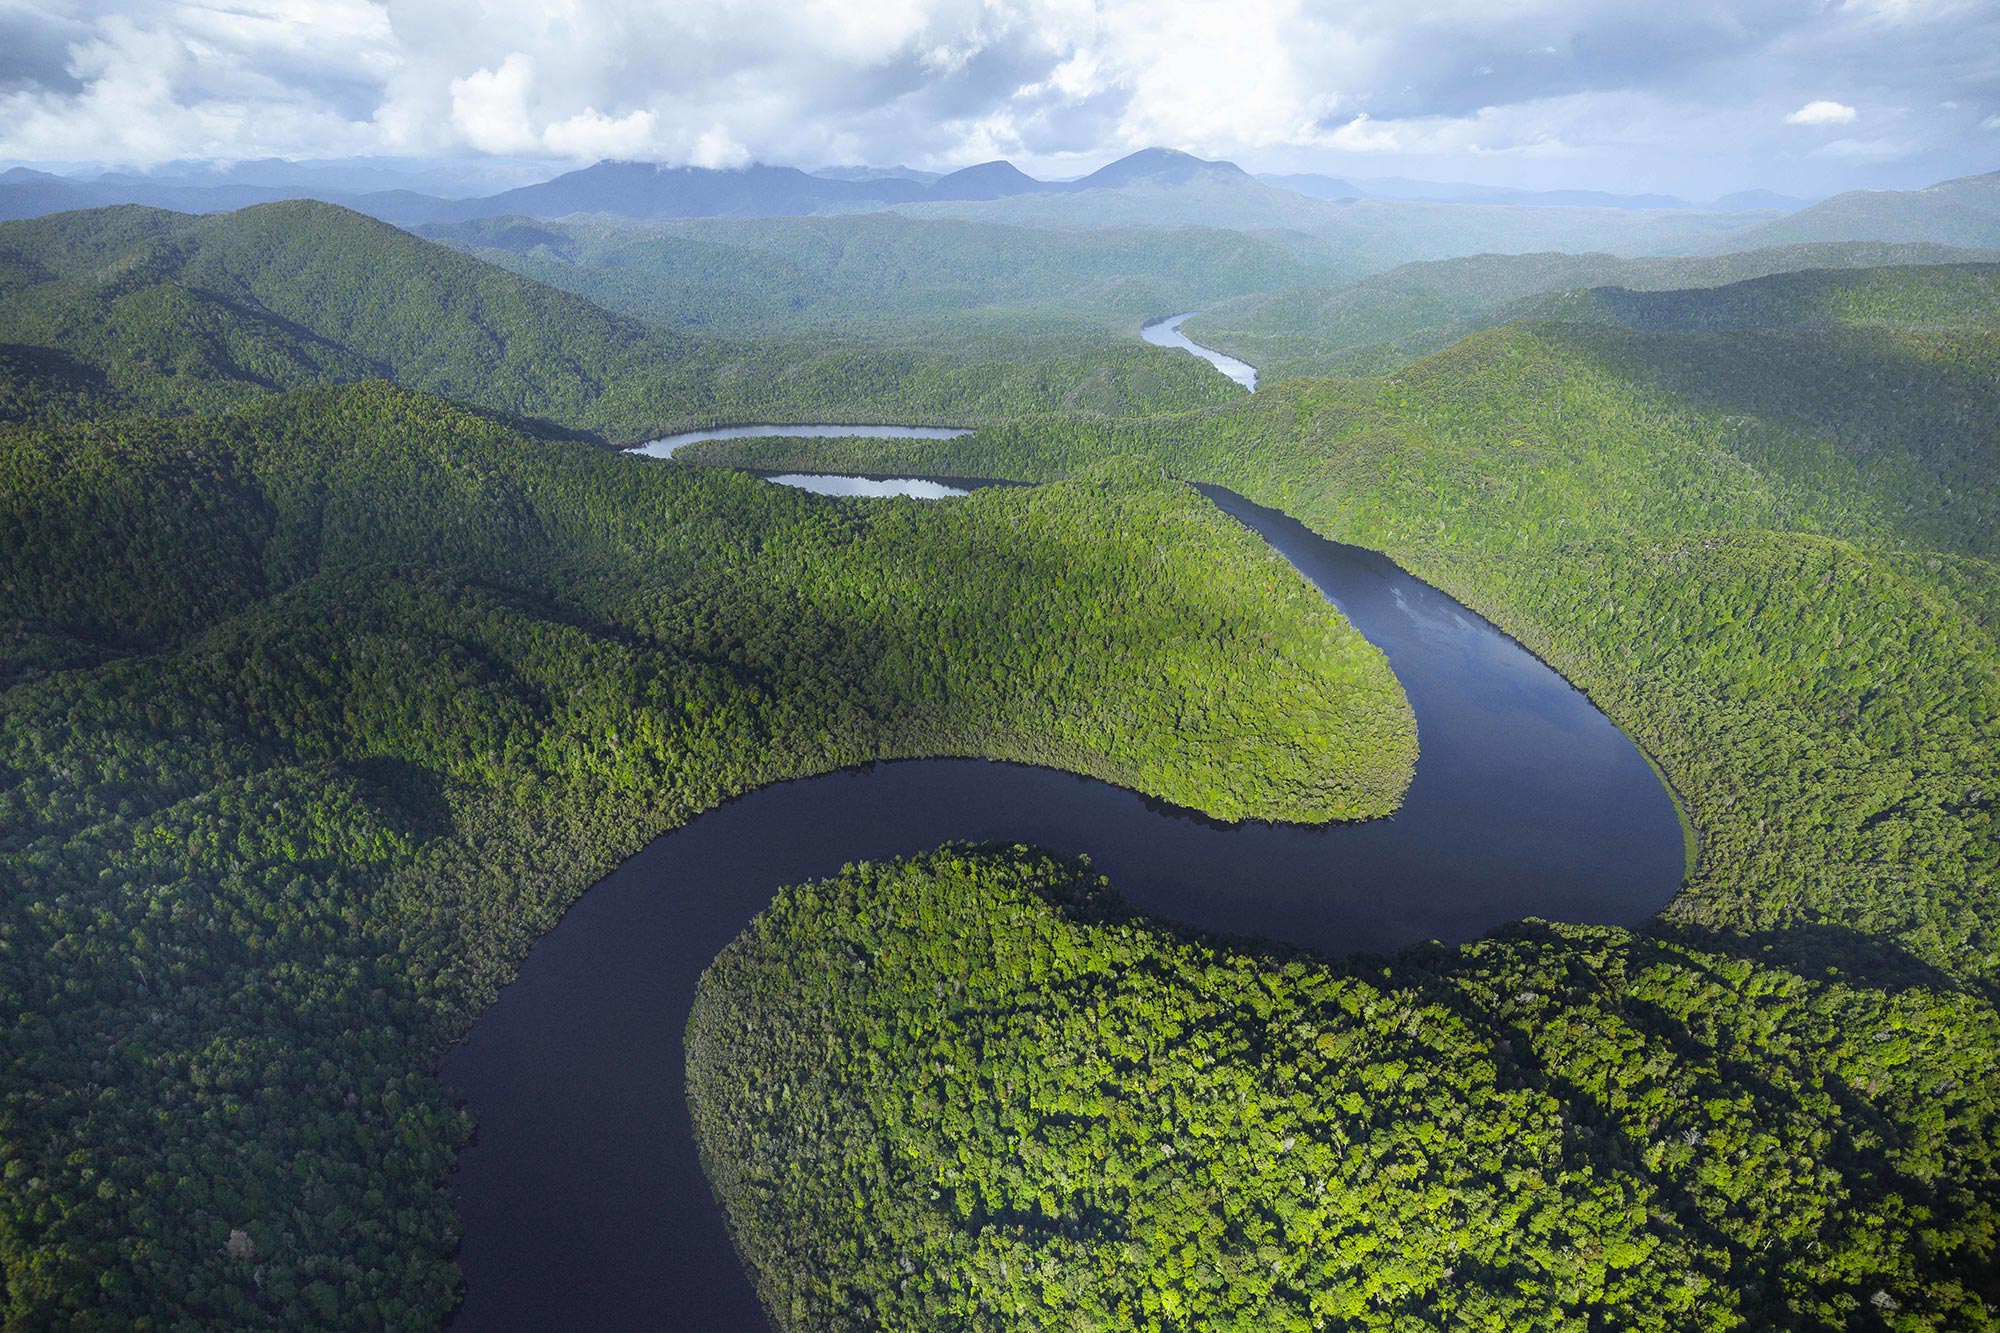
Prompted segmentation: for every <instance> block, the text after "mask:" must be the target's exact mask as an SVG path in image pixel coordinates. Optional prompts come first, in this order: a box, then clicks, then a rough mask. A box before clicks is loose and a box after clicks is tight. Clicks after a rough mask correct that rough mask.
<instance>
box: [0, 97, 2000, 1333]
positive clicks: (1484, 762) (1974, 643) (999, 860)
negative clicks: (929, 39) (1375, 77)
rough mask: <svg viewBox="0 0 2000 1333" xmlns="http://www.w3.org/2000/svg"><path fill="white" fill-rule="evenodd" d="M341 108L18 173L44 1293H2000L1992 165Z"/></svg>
mask: <svg viewBox="0 0 2000 1333" xmlns="http://www.w3.org/2000/svg"><path fill="white" fill-rule="evenodd" d="M940 59H942V57H940ZM1828 105H1835V104H1828ZM1839 105H1844V104H1839ZM1846 109H1847V111H1848V112H1849V113H1850V114H1853V115H1856V116H1860V115H1862V114H1864V111H1856V110H1854V109H1853V108H1846ZM1836 114H1838V113H1837V112H1834V111H1826V110H1821V111H1817V112H1813V115H1816V116H1831V115H1836ZM1785 123H1786V124H1787V126H1788V127H1789V128H1793V129H1803V128H1804V125H1803V123H1799V122H1794V121H1787V122H1785ZM343 170H344V171H345V172H346V174H344V175H342V174H339V173H334V172H331V171H330V170H329V171H326V172H320V171H319V170H318V169H316V168H314V169H309V168H307V167H305V166H303V165H300V166H297V167H296V169H295V170H291V174H289V175H288V174H287V172H286V171H281V170H280V169H279V168H277V167H271V166H264V167H259V166H257V165H256V164H255V163H254V162H251V163H242V164H238V166H236V167H231V168H229V169H228V170H224V169H223V168H221V167H217V168H215V169H214V170H213V171H211V172H209V173H208V175H207V176H204V177H202V178H201V179H200V180H196V179H194V178H193V177H192V176H190V177H187V178H180V177H169V176H168V175H167V174H166V173H165V172H164V170H163V171H162V172H161V173H160V174H159V175H158V177H157V178H145V177H142V176H138V175H126V176H119V175H116V174H115V173H105V174H104V175H102V176H99V177H97V178H93V179H88V180H86V179H82V177H81V175H78V176H77V177H75V178H72V177H70V176H62V177H57V176H55V175H54V174H52V173H41V174H40V175H37V174H36V173H34V172H28V173H27V174H26V175H22V174H20V173H18V172H11V173H8V174H7V175H6V177H5V178H4V179H0V211H4V212H9V213H18V214H24V216H20V217H18V218H16V220H11V221H5V222H0V888H3V889H4V892H0V997H4V999H5V1003H6V1010H7V1013H8V1014H9V1021H8V1023H7V1025H6V1027H5V1029H4V1033H0V1060H4V1070H5V1077H4V1079H0V1327H5V1328H6V1329H8V1330H10V1331H11V1330H14V1329H21V1330H30V1329H44V1328H78V1329H86V1328H103V1329H113V1328H155V1329H162V1330H168V1329H171V1330H180V1329H201V1328H220V1327H226V1328H243V1329H320V1328H327V1329H334V1328H357V1329H358V1328H398V1329H402V1328H414V1329H421V1328H433V1327H439V1326H441V1325H443V1324H444V1323H445V1322H446V1321H448V1320H449V1321H452V1324H451V1326H452V1327H454V1328H463V1329H468V1330H487V1329H506V1328H523V1329H525V1328H546V1327H563V1326H592V1327H650V1326H688V1327H717V1328H738V1327H744V1328H757V1327H769V1328H773V1329H779V1330H784V1331H785V1333H794V1331H796V1333H804V1331H805V1330H815V1331H818V1330H832V1329H856V1330H858V1329H864V1328H878V1327H895V1328H908V1329H947V1328H949V1329H992V1330H996V1333H997V1331H998V1330H1003V1329H1004V1330H1012V1329H1031V1328H1047V1329H1066V1330H1067V1329H1103V1330H1125V1329H1145V1330H1161V1331H1162V1333H1164V1331H1165V1330H1178V1329H1193V1328H1213V1329H1243V1330H1249V1329H1257V1330H1263V1329H1270V1328H1296V1329H1302V1330H1303V1329H1313V1328H1341V1329H1351V1330H1360V1329H1376V1328H1379V1329H1396V1330H1409V1329H1424V1328H1440V1329H1441V1328H1462V1327H1484V1328H1506V1329H1510V1330H1512V1329H1523V1330H1534V1329H1547V1330H1552V1331H1553V1330H1574V1329H1581V1328H1613V1327H1615V1328H1640V1329H1650V1328H1657V1329H1660V1330H1663V1331H1664V1330H1670V1329H1671V1330H1680V1329H1688V1328H1700V1329H1715V1330H1724V1329H1754V1328H1777V1327H1783V1328H1800V1329H1824V1330H1834V1329H1840V1330H1869V1329H1878V1328H1879V1329H1894V1330H1897V1331H1898V1333H1904V1331H1906V1330H1907V1331H1910V1333H1915V1331H1917V1330H1937V1331H1938V1333H1945V1331H1946V1330H1951V1331H1953V1333H1956V1331H1957V1330H1976V1329H1990V1328H1995V1327H2000V1315H1996V1313H1995V1312H1996V1310H2000V1277H1996V1274H2000V1256H1997V1255H1996V1250H1995V1237H1996V1236H1997V1235H2000V1212H1996V1200H2000V1009H1996V1006H1995V996H1996V993H2000V992H1996V990H1995V987H1996V984H2000V898H1996V895H2000V818H1997V817H1996V809H2000V807H1996V804H1995V793H1996V792H2000V572H1996V563H1995V562H1996V560H2000V549H1996V546H1995V534H1996V533H2000V481H1996V478H2000V263H1996V262H1995V261H1996V257H1997V256H1996V251H1995V250H1993V249H1992V248H1989V247H1991V246H1993V245H1996V244H2000V241H1996V240H1995V236H1994V233H1993V231H1992V226H1991V219H1992V216H1993V212H1994V210H1993V196H1992V189H1991V184H1992V178H1991V177H1988V176H1978V175H1973V176H1958V177H1954V178H1951V179H1945V180H1940V181H1938V182H1937V183H1936V184H1934V185H1931V186H1929V187H1926V188H1923V189H1892V190H1871V191H1845V192H1837V193H1832V194H1830V195H1829V196H1828V197H1826V198H1825V199H1823V200H1821V201H1820V202H1817V203H1803V202H1802V201H1789V202H1788V201H1786V200H1785V199H1784V198H1783V196H1781V195H1775V194H1770V193H1768V192H1767V193H1766V194H1763V195H1757V196H1754V197H1746V198H1745V199H1742V200H1738V201H1737V202H1736V203H1733V204H1728V206H1725V203H1726V201H1722V200H1718V202H1717V203H1716V204H1714V205H1708V206H1695V205H1692V204H1689V203H1688V202H1687V201H1686V199H1678V198H1668V197H1666V196H1663V195H1660V194H1657V193H1637V192H1630V191H1628V192H1624V193H1621V194H1617V195H1613V194H1611V193H1609V192H1605V191H1598V192H1588V191H1576V190H1541V191H1536V190H1527V189H1521V190H1500V189H1499V188H1498V187H1494V188H1493V191H1491V192H1489V193H1486V194H1481V193H1480V192H1479V191H1478V190H1475V189H1474V188H1473V187H1472V186H1471V185H1466V186H1465V187H1463V188H1462V189H1461V188H1459V187H1453V188H1452V189H1451V190H1446V189H1445V187H1444V186H1442V185H1440V186H1438V187H1437V189H1438V191H1441V192H1442V193H1438V194H1435V195H1425V194H1424V193H1423V190H1422V189H1420V188H1418V187H1421V186H1422V185H1423V183H1422V182H1407V181H1406V182H1403V183H1402V184H1400V185H1399V184H1397V182H1396V180H1395V179H1392V178H1391V177H1389V176H1387V175H1383V174H1379V173H1378V174H1375V175H1366V176H1361V177H1360V178H1359V179H1358V180H1355V181H1348V180H1346V179H1344V178H1339V179H1337V178H1335V177H1333V176H1330V175H1324V174H1317V175H1316V174H1314V173H1296V172H1274V171H1266V172H1260V173H1253V172H1251V171H1247V170H1243V169H1242V168H1239V167H1238V166H1236V165H1235V164H1233V163H1231V162H1228V161H1223V160H1219V159H1217V158H1214V157H1210V156H1198V155H1194V154H1188V153H1179V152H1173V151H1169V150H1159V149H1143V150H1141V151H1138V152H1133V153H1127V154H1124V155H1120V156H1116V157H1113V158H1112V160H1110V161H1109V162H1106V163H1103V164H1102V165H1099V166H1096V167H1094V168H1093V170H1091V171H1089V172H1084V173H1082V174H1080V175H1077V176H1075V177H1074V178H1071V179H1052V178H1044V177H1042V176H1038V175H1033V174H1030V173H1026V172H1021V171H1018V170H1016V169H1015V168H1014V167H1012V166H1011V165H1009V164H1006V163H994V162H986V163H983V164H981V165H975V166H972V167H969V168H965V169H964V170H961V171H958V172H956V173H955V174H954V173H946V172H918V173H915V174H900V175H899V174H896V173H893V172H892V173H889V174H869V173H867V172H850V173H845V174H842V173H838V172H835V173H820V174H813V173H810V172H806V171H803V170H796V169H794V168H790V167H776V166H768V165H760V164H746V165H737V166H721V167H712V166H697V165H692V164H689V163H675V164H672V165H665V164H656V163H652V162H645V163H633V162H626V161H619V160H607V161H604V162H600V163H598V164H597V165H596V166H580V167H578V168H577V169H575V170H573V171H565V172H553V169H551V171H550V172H545V173H543V176H542V178H541V179H539V180H538V181H527V182H526V183H521V184H515V185H510V186H508V187H507V188H505V189H501V190H486V191H484V192H478V191H475V190H473V189H472V188H471V187H470V186H469V185H468V186H467V187H466V189H465V190H464V191H462V192H460V193H457V194H455V195H453V196H452V197H446V196H445V195H443V194H437V195H430V194H424V193H422V192H420V191H417V190H415V189H410V190H383V189H378V188H376V187H378V186H380V185H382V184H383V182H384V181H391V180H393V179H394V178H393V177H387V176H384V175H383V171H385V170H387V168H382V169H376V168H368V169H367V170H363V169H362V168H360V167H349V168H344V169H343ZM475 174H477V173H475ZM501 174H504V173H501V172H500V171H499V169H498V168H497V167H496V168H495V169H494V171H493V172H492V173H489V174H488V175H481V176H479V179H482V180H485V179H489V178H491V179H497V178H498V176H499V175H501ZM42 175H46V176H48V177H49V179H41V176H42ZM1307 176H1312V179H1306V177H1307ZM211 177H213V178H214V179H211ZM294 178H297V179H300V180H310V181H320V180H326V181H332V180H336V179H337V180H341V181H346V182H348V183H349V184H350V185H354V186H355V187H356V188H353V189H345V188H343V189H341V190H335V189H332V188H322V187H320V186H317V185H315V186H312V189H313V190H315V191H317V193H318V194H320V195H338V196H339V197H338V198H298V197H289V194H290V192H291V187H289V186H284V185H279V184H264V183H260V182H266V181H287V180H292V179H294ZM434 178H435V179H439V180H444V179H460V177H459V176H454V175H451V173H448V172H443V171H442V169H441V168H440V169H439V171H438V172H437V173H434ZM466 179H470V177H466ZM1288 180H1289V181H1291V184H1289V185H1288V184H1286V183H1285V182H1286V181H1288ZM363 184H366V185H367V188H360V187H361V185H363ZM1294 187H1296V188H1294ZM301 188H303V187H301ZM211 191H215V192H219V193H209V192H211ZM271 192H275V193H276V194H279V195H285V196H287V197H279V198H267V197H264V196H265V194H266V193H271ZM391 196H393V197H391ZM1710 197H1712V196H1711V194H1707V193H1704V194H1699V195H1696V194H1689V195H1688V196H1687V198H1688V199H1693V198H1702V199H1707V198H1710ZM1773 201H1776V202H1775V204H1774V202H1773ZM159 202H166V203H173V204H179V205H185V206H186V207H187V208H188V209H189V210H190V211H187V212H173V211H165V210H163V209H162V208H160V207H158V206H157V204H158V203H159ZM44 204H51V205H63V207H62V208H56V207H46V208H45V207H43V205H44ZM71 204H80V205H82V206H81V207H77V208H69V207H68V205H71ZM1794 204H1796V205H1797V206H1794ZM211 206H212V207H211ZM29 214H31V215H29ZM385 218H386V219H389V220H386V221H385V220H383V219H385ZM1182 312H1188V313H1182Z"/></svg>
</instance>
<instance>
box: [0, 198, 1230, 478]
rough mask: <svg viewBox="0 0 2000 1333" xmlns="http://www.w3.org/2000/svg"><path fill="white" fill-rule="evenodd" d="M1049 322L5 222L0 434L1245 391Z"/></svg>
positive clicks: (100, 212)
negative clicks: (736, 298)
mask: <svg viewBox="0 0 2000 1333" xmlns="http://www.w3.org/2000/svg"><path fill="white" fill-rule="evenodd" d="M711 304H713V300H711ZM1051 321H1052V317H1051V316H1049V315H1047V314H1046V313H1044V314H1042V315H1038V316H1034V317H1032V318H1030V319H1028V320H1027V322H1025V323H1023V322H1021V321H1018V320H1017V321H1010V322H1008V323H1007V324H1006V325H1005V326H1004V327H1003V328H1001V329H998V330H989V329H988V328H987V327H986V325H985V323H984V322H983V321H981V320H980V319H978V318H974V317H972V316H970V315H968V316H966V317H964V318H962V319H959V320H955V321H943V322H939V321H935V320H933V321H929V322H928V323H927V324H926V325H925V326H924V327H922V328H919V329H913V330H903V331H901V332H900V333H898V334H897V335H896V336H889V337H878V338H874V339H869V340H865V341H864V340H858V339H839V340H829V339H827V338H825V337H824V336H817V337H816V336H812V335H811V334H809V333H803V332H796V331H795V332H792V333H789V334H779V333H776V332H774V331H773V330H770V329H765V330H763V331H762V332H761V333H760V334H759V336H755V337H734V338H732V337H724V336H716V335H709V336H692V335H691V334H690V333H689V332H688V330H686V329H685V328H683V329H680V330H678V331H676V330H670V329H663V328H659V327H655V326H653V325H650V324H645V323H641V322H640V321H638V320H634V319H630V318H626V317H624V316H620V315H616V314H612V313H611V312H609V311H607V310H604V309H601V308H599V307H598V306H595V305H592V304H591V303H590V302H589V301H586V300H583V299H581V298H579V297H577V296H574V295H571V294H569V293H567V292H563V291H558V290H556V289H554V288H552V287H547V286H544V285H542V284H541V283H540V282H535V281H529V280H527V279H523V278H520V277H516V276H515V275H513V274H510V273H507V272H504V271H502V270H500V269H497V268H494V267H493V266H492V265H490V264H486V263H482V262H480V261H478V260H476V259H473V258H469V257H467V256H465V255H461V254H455V253H453V252H452V251H450V250H448V249H447V248H446V247H444V246H441V245H436V244H432V243H430V242H427V241H424V240H421V239H419V238H417V237H415V236H412V235H409V234H408V233H406V232H402V231H399V230H397V229H396V228H394V227H391V226H389V225H387V224H386V223H381V222H377V221H375V220H373V219H371V218H367V217H363V216H362V215H360V214H358V213H354V212H350V211H348V210H347V209H344V208H341V207H338V206H337V205H333V204H324V203H315V202H312V201H309V200H294V201H291V202H286V203H276V204H264V205H259V206H258V207H255V208H246V209H242V210H239V211H238V212H235V213H226V214H220V215H216V216H210V217H190V216H186V215H183V214H176V213H167V212H162V211H160V210H158V209H150V208H141V207H137V206H126V207H118V208H107V209H97V210H92V211H89V212H81V213H62V214H56V215H53V216H50V217H45V218H37V219H34V220H32V221H23V222H4V223H0V422H30V423H37V424H47V423H53V422H62V421H79V420H91V419H99V418H103V417H109V416H137V415H148V414H152V415H157V414H178V413H188V412H196V413H201V412H216V411H221V410H225V409H227V408H230V407H235V406H238V405H240V404H243V403H246V402H249V401H251V400H252V399H254V398H258V397H262V396H264V395H267V394H270V393H274V392H282V391H284V390H288V389H294V388H301V387H305V386H309V385H315V384H336V383H348V382H352V381H356V380H365V379H391V380H394V381H396V382H397V383H399V384H403V385H406V386H407V387H410V388H413V389H418V390H421V391H423V392H425V393H432V394H438V395H441V396H443V397H447V398H450V399H453V400H454V401H458V402H464V403H467V404H469V405H471V406H475V407H481V408H485V409H488V410H490V411H494V412H500V413H504V414H507V415H509V416H514V417H519V418H521V419H522V420H523V421H526V422H530V423H535V424H538V425H540V426H544V427H549V426H553V427H560V428H562V429H565V430H568V431H572V432H575V433H577V434H579V435H581V436H582V437H585V438H589V439H593V440H596V441H598V442H600V443H603V442H608V443H612V444H636V443H639V442H640V441H642V440H646V439H650V438H652V437H654V436H658V435H664V434H667V433H670V432H673V431H677V430H683V429H689V428H693V427H701V426H710V425H715V424H718V423H722V422H731V421H742V420H755V421H819V420H826V419H829V418H831V419H833V420H837V421H843V422H848V421H852V422H873V421H892V422H907V421H912V420H922V421H929V422H934V423H937V424H943V425H972V424H979V423H983V422H988V421H998V420H1004V419H1013V418H1019V417H1024V416H1036V415H1045V414H1050V413H1063V414H1078V413H1081V414H1084V415H1094V414H1104V413H1109V414H1124V413H1128V412H1134V411H1159V410H1165V409H1169V408H1187V407H1196V406H1201V405H1203V404H1208V403H1217V402H1223V401H1226V400H1227V399H1228V398H1229V397H1230V396H1231V395H1232V394H1233V393H1234V392H1235V391H1234V390H1233V389H1232V388H1230V387H1229V386H1227V385H1221V386H1218V385H1216V384H1215V383H1214V377H1213V376H1210V375H1208V374H1207V373H1206V371H1204V370H1202V369H1201V368H1200V367H1198V366H1195V365H1192V364H1190V363H1189V362H1188V360H1187V358H1185V357H1175V356H1169V355H1167V354H1166V353H1164V352H1162V351H1160V350H1159V349H1157V348H1152V347H1148V346H1146V345H1144V344H1143V343H1139V342H1137V341H1136V340H1134V341H1131V342H1126V341H1122V340H1108V339H1106V338H1104V337H1103V336H1102V334H1101V331H1099V332H1096V333H1095V334H1094V336H1090V337H1082V336H1080V335H1079V334H1078V332H1077V330H1076V329H1075V327H1074V326H1073V321H1072V322H1071V323H1070V324H1064V323H1063V322H1062V321H1060V320H1055V321H1053V323H1052V322H1051ZM1002 334H1007V335H1010V336H1006V337H1003V336H1001V335H1002Z"/></svg>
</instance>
